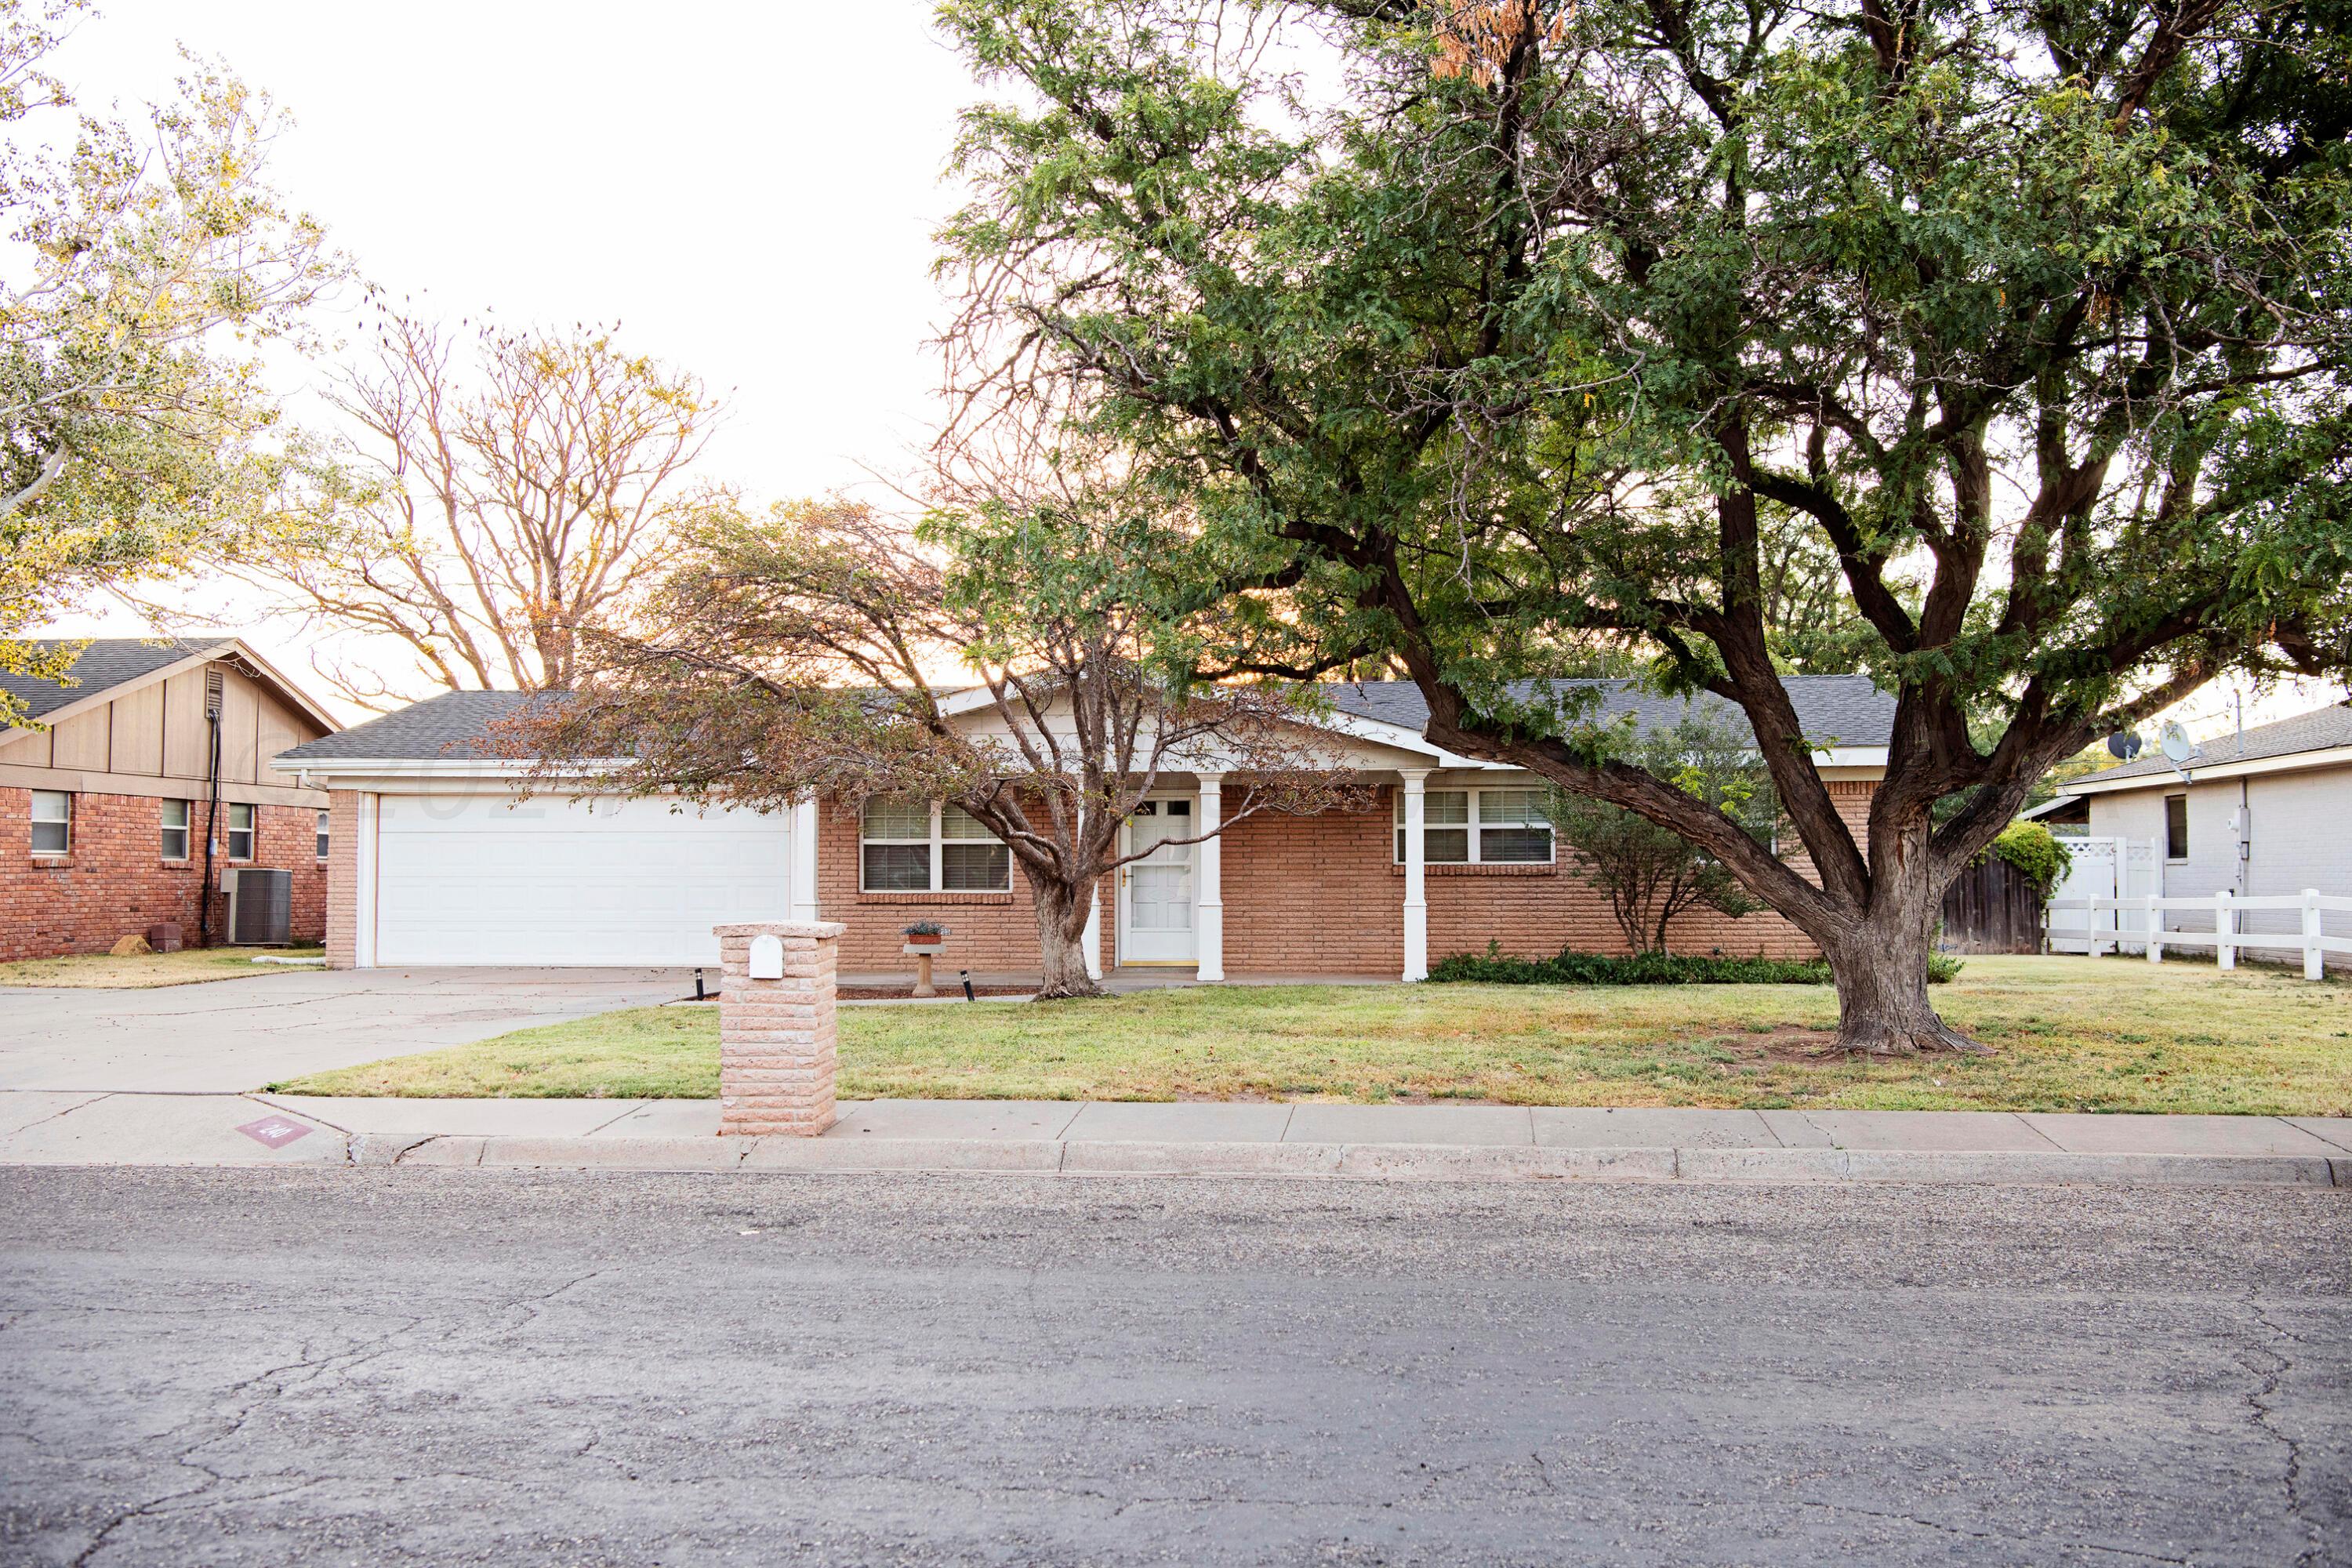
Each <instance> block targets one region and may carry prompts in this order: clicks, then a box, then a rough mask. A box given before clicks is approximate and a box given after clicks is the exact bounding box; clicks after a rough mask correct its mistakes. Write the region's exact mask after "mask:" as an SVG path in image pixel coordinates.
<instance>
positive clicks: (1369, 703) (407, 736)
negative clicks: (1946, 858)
mask: <svg viewBox="0 0 2352 1568" xmlns="http://www.w3.org/2000/svg"><path fill="white" fill-rule="evenodd" d="M1561 684H1563V685H1591V686H1598V687H1600V688H1601V689H1602V693H1603V695H1602V698H1601V716H1602V717H1604V718H1613V717H1615V716H1616V715H1618V714H1621V713H1626V712H1631V713H1633V715H1634V722H1635V724H1636V725H1637V726H1638V727H1639V728H1640V729H1641V730H1643V731H1649V730H1651V729H1653V728H1655V727H1659V726H1664V725H1671V724H1674V723H1675V722H1676V721H1679V720H1680V719H1681V718H1682V716H1683V715H1684V714H1685V712H1687V711H1689V710H1690V707H1691V705H1692V704H1694V703H1695V704H1696V707H1697V709H1698V710H1699V711H1701V712H1703V713H1706V714H1708V715H1710V716H1712V717H1715V718H1717V719H1718V720H1719V721H1723V722H1726V723H1729V724H1738V723H1742V722H1744V720H1742V718H1741V716H1740V712H1739V710H1738V708H1737V707H1735V706H1734V705H1733V704H1731V703H1728V702H1726V701H1724V700H1722V699H1721V698H1719V697H1713V696H1709V695H1706V694H1705V693H1702V694H1700V695H1699V696H1697V697H1696V698H1694V699H1688V700H1685V699H1683V698H1678V697H1660V696H1658V695H1656V694H1655V693H1654V692H1649V691H1644V690H1641V689H1636V688H1635V687H1634V685H1633V682H1631V681H1625V680H1602V681H1582V682H1562V683H1561ZM1788 686H1789V695H1790V699H1791V700H1793V701H1794V702H1795V703H1796V707H1797V719H1798V721H1799V722H1800V723H1801V724H1802V725H1804V727H1805V733H1806V734H1807V735H1809V736H1811V737H1813V738H1814V739H1815V740H1816V741H1817V742H1820V743H1821V744H1823V745H1827V744H1830V743H1831V742H1835V743H1837V744H1839V745H1842V746H1884V745H1885V744H1886V742H1887V738H1888V736H1889V735H1890V734H1892V733H1893V731H1894V727H1895V699H1894V698H1892V697H1890V696H1888V695H1887V694H1886V693H1885V692H1883V691H1881V690H1879V689H1877V688H1876V687H1874V686H1873V685H1872V684H1871V683H1870V678H1869V677H1868V676H1864V675H1798V676H1790V677H1789V678H1788ZM1331 692H1332V698H1333V701H1334V702H1335V703H1336V705H1337V706H1338V707H1339V710H1341V711H1342V712H1347V713H1353V714H1356V715H1358V716H1359V717H1361V718H1366V719H1374V720H1379V721H1382V722H1384V723H1390V724H1401V725H1403V726H1404V727H1406V728H1408V729H1410V730H1412V731H1413V732H1414V733H1416V734H1418V733H1419V732H1420V731H1421V727H1422V726H1423V724H1425V723H1426V722H1428V720H1429V706H1428V704H1426V703H1425V702H1423V700H1421V693H1420V691H1419V690H1417V689H1415V688H1414V687H1413V686H1412V683H1411V682H1410V681H1402V680H1372V681H1357V682H1350V683H1348V684H1345V685H1335V686H1333V687H1332V688H1331ZM540 700H546V697H545V694H543V693H542V694H541V695H540V696H537V697H534V696H532V695H531V694H530V693H526V692H520V691H445V692H443V693H442V694H441V695H440V696H438V697H428V698H426V699H425V700H424V701H422V702H419V703H417V704H415V706H413V707H409V708H404V709H402V710H400V711H398V712H397V713H387V714H385V715H384V716H383V718H381V719H373V720H370V721H368V722H367V723H364V724H360V725H357V726H354V727H353V728H352V729H349V730H345V731H341V733H339V734H333V735H328V736H324V737H322V738H320V739H319V740H316V741H312V742H310V743H309V744H307V745H301V746H297V747H295V748H294V749H293V750H292V751H290V752H279V753H278V758H279V760H280V761H282V762H288V763H323V762H334V761H341V760H352V759H359V760H366V761H378V760H383V761H395V762H408V761H429V760H436V759H442V758H447V759H450V760H457V759H462V758H467V757H477V756H481V755H483V754H484V750H483V745H482V742H484V741H485V740H486V739H487V738H488V734H489V727H490V725H491V724H492V723H494V722H496V721H498V720H500V719H504V718H506V717H507V716H509V714H512V713H515V712H517V711H519V710H521V709H522V707H523V706H524V705H525V704H527V703H530V702H533V701H540Z"/></svg>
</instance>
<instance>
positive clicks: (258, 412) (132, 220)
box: [0, 0, 346, 724]
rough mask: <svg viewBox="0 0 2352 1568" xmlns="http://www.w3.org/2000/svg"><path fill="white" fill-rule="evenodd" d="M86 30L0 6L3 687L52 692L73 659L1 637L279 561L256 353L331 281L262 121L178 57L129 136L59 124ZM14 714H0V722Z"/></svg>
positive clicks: (284, 439) (330, 268) (286, 338)
mask: <svg viewBox="0 0 2352 1568" xmlns="http://www.w3.org/2000/svg"><path fill="white" fill-rule="evenodd" d="M86 9H87V7H86V6H85V5H81V4H79V3H78V0H52V3H50V4H47V5H37V6H27V5H25V4H24V3H23V0H9V3H6V4H0V127H5V131H0V135H5V137H6V138H7V140H5V142H0V219H5V221H0V230H5V236H0V672H14V673H24V674H33V675H41V676H48V677H56V676H61V675H62V674H63V673H64V670H65V668H66V667H67V666H69V665H70V664H71V662H72V657H73V655H74V654H75V653H78V652H79V647H78V646H68V647H53V648H51V649H50V650H48V651H47V653H45V652H44V651H43V650H42V649H40V648H39V647H36V646H35V645H34V644H32V643H30V642H28V641H26V640H24V639H23V638H22V637H19V636H17V634H20V633H23V632H25V631H27V630H29V629H30V628H31V627H33V626H37V624H39V623H40V622H42V621H45V620H47V619H49V618H51V617H53V616H57V615H58V614H60V613H63V612H65V611H68V610H69V609H71V608H72V607H73V606H74V605H77V604H79V603H80V602H81V601H82V600H84V599H85V598H87V597H88V596H89V595H91V594H93V593H96V592H100V591H103V590H118V591H120V590H124V589H128V588H131V586H133V585H134V584H140V583H142V581H145V580H149V579H152V578H154V577H156V576H159V575H164V574H173V573H175V572H179V571H182V570H184V569H185V568H187V567H189V566H191V565H193V564H194V563H199V562H206V561H215V562H216V561H220V560H224V559H237V558H241V557H249V556H252V555H255V554H259V553H266V552H270V551H272V550H274V549H276V548H278V546H279V542H280V541H281V540H282V539H283V538H284V537H285V536H286V534H287V532H288V531H289V527H288V521H287V520H288V514H287V513H286V511H285V510H284V509H283V508H282V507H281V506H280V504H279V491H280V485H281V480H282V479H283V477H284V473H285V468H286V464H287V461H288V459H289V456H294V455H299V452H300V450H301V444H300V442H299V439H297V438H296V437H294V436H292V435H291V434H290V433H289V432H288V431H287V430H286V428H285V427H284V426H283V424H282V421H281V416H280V411H279V408H278V401H277V399H276V398H274V397H273V396H271V395H270V394H269V391H268V387H267V385H266V384H264V381H263V378H262V372H261V366H260V363H259V362H258V360H257V357H256V355H255V352H254V351H255V348H256V346H257V344H260V343H263V342H270V341H273V340H275V341H278V342H296V343H300V344H304V345H305V346H308V344H309V341H310V332H309V330H308V321H309V317H310V307H311V305H312V304H313V302H314V301H315V300H317V299H318V297H319V296H320V293H321V292H322V291H323V290H325V289H329V288H330V287H331V286H332V285H333V284H334V283H336V282H337V281H338V280H339V279H341V278H342V277H343V276H344V273H345V271H346V268H345V266H344V264H343V262H342V261H341V258H337V257H336V256H334V255H333V254H332V253H331V251H330V250H329V249H328V248H327V246H326V243H325V237H324V235H323V233H322V231H321V230H320V227H319V226H318V225H317V224H316V223H314V222H312V221H311V220H310V218H308V217H306V216H302V215H300V214H299V213H297V212H295V211H293V210H291V209H289V206H288V205H287V204H286V202H285V201H284V199H283V198H282V197H281V196H280V195H279V194H278V191H277V190H276V188H275V187H274V186H273V184H272V183H271V178H270V169H269V157H270V153H271V150H272V143H273V142H275V140H276V138H277V136H278V134H279V132H281V131H282V129H283V123H284V122H283V121H282V118H281V117H280V116H279V115H278V112H277V111H276V110H274V109H273V108H272V107H271V105H270V102H269V100H268V98H267V97H266V96H264V95H263V94H261V93H259V92H257V91H256V90H254V89H252V88H251V87H249V86H247V84H246V83H244V82H243V81H240V80H238V79H236V77H235V76H233V75H231V74H230V73H229V72H228V71H227V70H226V69H225V68H222V67H219V66H217V65H215V64H212V63H210V62H206V61H202V60H196V59H194V58H191V59H190V60H189V62H188V70H187V74H186V75H185V76H184V77H183V78H182V79H181V80H180V81H179V82H178V83H177V84H176V88H175V90H174V92H173V95H172V96H171V97H170V98H168V99H167V100H164V101H163V102H160V103H157V104H155V105H152V107H150V108H149V109H148V110H147V111H146V112H145V113H144V114H143V115H141V116H138V117H136V118H126V117H121V116H118V115H114V114H111V113H82V114H79V115H77V114H76V113H75V110H74V108H73V104H74V97H73V93H72V90H71V88H70V85H69V84H68V82H66V81H65V80H64V79H61V78H60V77H58V76H57V75H55V74H53V72H52V70H51V69H50V67H51V65H52V63H53V60H54V58H55V51H56V50H57V48H58V46H59V44H60V43H61V42H62V41H63V38H64V37H65V35H66V33H67V32H68V31H69V30H70V28H71V26H73V23H74V20H75V18H76V16H77V14H78V13H81V12H83V11H85V10H86ZM19 135H22V136H23V137H24V138H25V140H23V141H19V140H17V139H16V138H17V137H18V136H19ZM18 711H20V710H18V709H17V708H16V705H15V704H14V701H13V700H12V699H11V698H9V697H8V696H7V694H6V693H5V692H0V724H5V723H6V722H7V721H9V719H10V718H11V717H12V715H14V714H16V713H17V712H18Z"/></svg>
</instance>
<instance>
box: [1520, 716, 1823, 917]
mask: <svg viewBox="0 0 2352 1568" xmlns="http://www.w3.org/2000/svg"><path fill="white" fill-rule="evenodd" d="M1626 757H1627V760H1628V761H1630V762H1632V763H1633V764H1634V765H1635V766H1637V767H1640V768H1641V769H1643V771H1644V772H1646V773H1650V774H1651V775H1652V776H1653V777H1654V778H1660V779H1664V780H1666V781H1667V782H1668V783H1670V784H1673V785H1674V786H1675V788H1676V789H1678V790H1681V791H1682V792H1683V793H1684V794H1685V795H1689V796H1690V797H1691V798H1692V799H1694V800H1700V801H1705V802H1706V804H1707V805H1709V806H1711V807H1713V808H1714V809H1716V810H1717V811H1720V812H1722V813H1723V814H1724V815H1725V816H1728V817H1730V818H1731V819H1732V820H1733V821H1735V822H1738V824H1740V826H1742V828H1743V829H1744V830H1745V831H1746V832H1747V834H1748V837H1751V838H1753V839H1755V840H1756V842H1757V843H1759V844H1761V845H1764V846H1766V847H1769V846H1770V845H1771V843H1772V830H1773V828H1774V826H1776V825H1777V823H1778V821H1779V818H1780V806H1779V804H1778V803H1777V802H1776V801H1775V800H1774V799H1773V796H1772V782H1771V780H1770V778H1769V776H1768V775H1767V774H1766V773H1765V772H1764V769H1763V767H1762V765H1761V764H1760V763H1758V761H1757V758H1756V748H1755V747H1754V746H1753V745H1752V744H1749V743H1748V742H1744V741H1742V740H1740V739H1739V737H1738V736H1736V735H1733V734H1731V733H1730V732H1729V731H1726V730H1725V729H1724V728H1723V727H1722V726H1720V725H1718V724H1716V723H1714V722H1711V721H1709V720H1708V719H1706V717H1705V716H1704V715H1703V714H1698V713H1692V714H1689V715H1687V716H1686V717H1685V718H1684V719H1683V720H1682V721H1681V722H1679V723H1677V724H1674V725H1672V726H1669V727H1665V728H1661V729H1658V730H1655V731H1652V732H1651V733H1649V734H1647V735H1644V736H1643V737H1642V738H1640V739H1639V740H1637V741H1634V742H1631V743H1630V744H1629V745H1628V746H1627V747H1626ZM1551 818H1552V823H1553V825H1554V826H1556V827H1558V828H1559V836H1560V837H1562V838H1564V839H1566V840H1567V841H1568V842H1569V843H1570V845H1572V846H1574V847H1575V848H1576V850H1577V851H1578V854H1577V858H1576V864H1575V868H1574V872H1575V875H1576V876H1578V877H1579V878H1580V879H1583V880H1584V881H1585V882H1586V883H1587V884H1589V885H1590V886H1591V887H1592V888H1594V889H1597V890H1598V891H1599V892H1600V893H1601V896H1602V897H1604V898H1606V899H1607V900H1609V911H1610V913H1611V914H1612V915H1613V916H1614V917H1615V918H1616V921H1617V929H1618V930H1619V931H1622V932H1623V933H1624V935H1625V941H1626V943H1627V944H1628V945H1629V946H1631V947H1632V948H1633V951H1634V952H1667V951H1669V950H1668V948H1667V945H1666V932H1667V929H1668V928H1669V927H1670V926H1671V925H1672V924H1673V923H1674V921H1675V917H1676V916H1678V915H1681V914H1684V913H1685V912H1687V911H1688V910H1695V909H1710V910H1715V911H1716V912H1717V913H1718V914H1725V915H1731V916H1734V917H1737V916H1739V915H1746V914H1753V913H1755V912H1756V911H1757V910H1760V909H1762V908H1764V907H1765V906H1764V905H1763V903H1762V902H1761V901H1760V900H1758V899H1756V898H1755V897H1754V896H1753V895H1751V894H1750V893H1749V892H1748V889H1746V888H1744V887H1742V886H1741V885H1740V883H1739V880H1738V878H1736V877H1734V876H1732V875H1731V873H1730V872H1729V871H1727V870H1726V869H1725V868H1724V865H1723V862H1722V861H1720V860H1718V859H1717V858H1715V857H1714V856H1712V855H1710V854H1708V853H1707V852H1706V850H1704V849H1701V848H1700V847H1698V846H1697V845H1696V844H1694V843H1692V842H1691V841H1690V840H1689V839H1688V838H1685V837H1683V836H1682V835H1681V834H1679V833H1676V832H1674V831H1673V830H1672V829H1670V828H1665V827H1661V826H1658V825H1657V824H1656V823H1654V822H1652V821H1651V820H1650V819H1649V818H1648V817H1646V816H1642V815H1641V814H1640V813H1638V812H1633V811H1628V810H1626V809H1625V808H1624V807H1623V806H1622V805H1611V804H1610V803H1609V802H1607V801H1605V800H1600V799H1597V798H1595V797H1593V796H1591V795H1571V794H1570V793H1569V792H1567V791H1565V790H1561V791H1556V792H1554V794H1553V796H1552V802H1551Z"/></svg>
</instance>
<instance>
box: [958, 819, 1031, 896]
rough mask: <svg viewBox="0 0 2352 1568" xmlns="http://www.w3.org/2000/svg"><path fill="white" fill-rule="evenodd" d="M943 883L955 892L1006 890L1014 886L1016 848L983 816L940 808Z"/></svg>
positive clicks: (995, 891) (996, 891)
mask: <svg viewBox="0 0 2352 1568" xmlns="http://www.w3.org/2000/svg"><path fill="white" fill-rule="evenodd" d="M1012 886H1013V851H1012V850H1011V849H1008V848H1007V847H1005V846H1004V845H1003V843H1002V842H1001V841H1000V840H999V839H998V838H997V837H996V835H994V834H992V833H991V832H989V830H988V829H987V828H985V827H983V826H981V824H980V820H979V818H977V817H975V816H971V814H970V813H968V812H965V811H962V810H960V809H959V808H957V807H955V806H952V805H950V806H942V807H941V808H940V887H942V888H944V889H947V890H948V891H950V892H952V893H1002V892H1004V891H1006V890H1007V889H1010V888H1011V887H1012Z"/></svg>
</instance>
